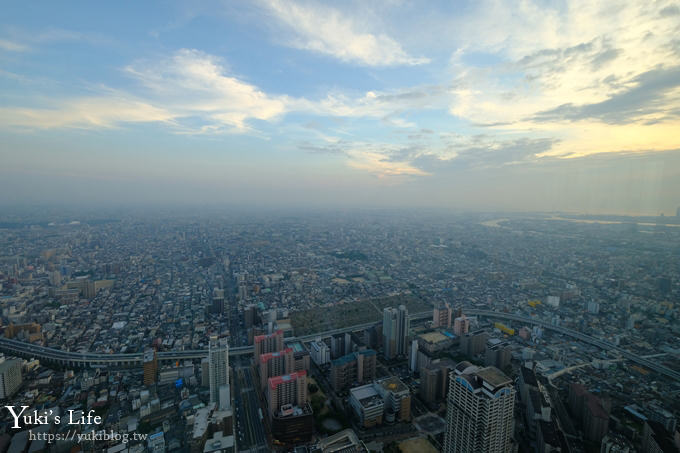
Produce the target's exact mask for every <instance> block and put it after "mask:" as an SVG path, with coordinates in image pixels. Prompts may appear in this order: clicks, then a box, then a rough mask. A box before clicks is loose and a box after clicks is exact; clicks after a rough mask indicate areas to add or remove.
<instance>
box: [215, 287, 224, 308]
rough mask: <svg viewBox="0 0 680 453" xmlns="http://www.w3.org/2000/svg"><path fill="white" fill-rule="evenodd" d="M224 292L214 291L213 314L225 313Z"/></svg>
mask: <svg viewBox="0 0 680 453" xmlns="http://www.w3.org/2000/svg"><path fill="white" fill-rule="evenodd" d="M225 308H226V307H225V305H224V290H223V289H220V288H215V289H213V300H212V312H213V313H224V312H225V311H226V310H225Z"/></svg>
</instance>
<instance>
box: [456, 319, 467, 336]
mask: <svg viewBox="0 0 680 453" xmlns="http://www.w3.org/2000/svg"><path fill="white" fill-rule="evenodd" d="M469 331H470V320H469V319H468V318H467V317H466V316H465V315H462V316H459V317H458V318H456V319H454V320H453V333H454V334H456V335H458V336H459V337H462V336H463V335H465V334H466V333H468V332H469Z"/></svg>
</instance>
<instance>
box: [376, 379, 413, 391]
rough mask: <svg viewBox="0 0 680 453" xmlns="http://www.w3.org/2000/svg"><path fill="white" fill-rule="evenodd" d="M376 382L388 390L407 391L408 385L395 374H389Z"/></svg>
mask: <svg viewBox="0 0 680 453" xmlns="http://www.w3.org/2000/svg"><path fill="white" fill-rule="evenodd" d="M376 384H380V385H381V386H382V387H383V388H384V389H386V390H389V391H390V392H393V393H402V392H408V391H409V390H408V387H407V386H406V384H404V383H403V382H402V381H401V379H399V378H398V377H396V376H390V377H388V378H385V379H382V380H380V381H377V382H376Z"/></svg>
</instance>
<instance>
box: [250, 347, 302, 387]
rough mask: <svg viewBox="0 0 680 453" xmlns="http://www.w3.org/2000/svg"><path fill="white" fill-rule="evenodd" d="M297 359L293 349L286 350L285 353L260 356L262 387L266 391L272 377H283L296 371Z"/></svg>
mask: <svg viewBox="0 0 680 453" xmlns="http://www.w3.org/2000/svg"><path fill="white" fill-rule="evenodd" d="M294 367H295V359H294V357H293V349H292V348H286V349H284V350H283V351H277V352H268V353H266V354H262V355H261V356H260V362H259V372H260V385H261V387H262V388H263V389H264V388H265V387H266V386H267V381H268V380H269V378H270V377H275V376H283V375H284V374H290V373H292V372H293V371H294Z"/></svg>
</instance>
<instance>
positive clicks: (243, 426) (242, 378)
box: [234, 366, 269, 453]
mask: <svg viewBox="0 0 680 453" xmlns="http://www.w3.org/2000/svg"><path fill="white" fill-rule="evenodd" d="M234 374H235V375H234V409H235V415H236V429H235V432H236V433H238V434H237V435H238V436H239V439H238V448H239V451H248V452H257V453H265V452H268V451H269V447H268V446H267V436H266V433H265V432H264V424H263V421H262V420H261V419H260V409H261V407H260V403H259V401H258V398H257V393H256V391H255V387H254V386H255V385H257V381H256V380H255V378H254V376H253V372H252V370H251V368H250V367H249V366H239V367H235V368H234ZM262 415H263V416H265V415H266V414H262Z"/></svg>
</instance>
